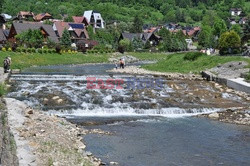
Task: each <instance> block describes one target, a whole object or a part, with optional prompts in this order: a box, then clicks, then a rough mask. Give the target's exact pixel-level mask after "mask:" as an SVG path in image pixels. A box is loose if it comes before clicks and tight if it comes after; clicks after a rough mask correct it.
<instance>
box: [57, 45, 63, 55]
mask: <svg viewBox="0 0 250 166" xmlns="http://www.w3.org/2000/svg"><path fill="white" fill-rule="evenodd" d="M61 50H62V48H61V46H60V45H57V46H56V53H58V54H61Z"/></svg>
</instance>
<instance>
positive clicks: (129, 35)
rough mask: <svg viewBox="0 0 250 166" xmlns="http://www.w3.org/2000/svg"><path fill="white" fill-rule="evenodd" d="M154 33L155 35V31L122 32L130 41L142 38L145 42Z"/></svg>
mask: <svg viewBox="0 0 250 166" xmlns="http://www.w3.org/2000/svg"><path fill="white" fill-rule="evenodd" d="M152 35H154V33H126V32H125V33H122V37H123V38H124V39H128V40H130V41H132V40H134V39H141V40H143V42H146V41H147V40H148V39H150V37H151V36H152ZM156 37H157V36H156ZM157 38H158V37H157Z"/></svg>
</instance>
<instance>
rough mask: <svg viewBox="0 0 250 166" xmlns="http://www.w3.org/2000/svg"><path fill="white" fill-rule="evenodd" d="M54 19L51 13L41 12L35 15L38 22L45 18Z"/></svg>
mask: <svg viewBox="0 0 250 166" xmlns="http://www.w3.org/2000/svg"><path fill="white" fill-rule="evenodd" d="M52 19H53V17H52V15H51V14H49V13H40V14H38V15H36V16H35V17H34V20H35V21H38V22H41V21H45V20H52Z"/></svg>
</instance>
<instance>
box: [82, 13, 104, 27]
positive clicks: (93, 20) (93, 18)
mask: <svg viewBox="0 0 250 166" xmlns="http://www.w3.org/2000/svg"><path fill="white" fill-rule="evenodd" d="M83 16H84V17H86V18H87V20H88V22H89V24H90V25H92V26H93V27H94V28H105V22H104V20H103V18H102V16H101V13H99V12H97V11H94V10H88V11H85V12H84V14H83Z"/></svg>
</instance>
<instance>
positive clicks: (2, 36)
mask: <svg viewBox="0 0 250 166" xmlns="http://www.w3.org/2000/svg"><path fill="white" fill-rule="evenodd" d="M6 40H7V39H6V36H5V34H4V30H3V29H0V43H2V42H3V41H6Z"/></svg>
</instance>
